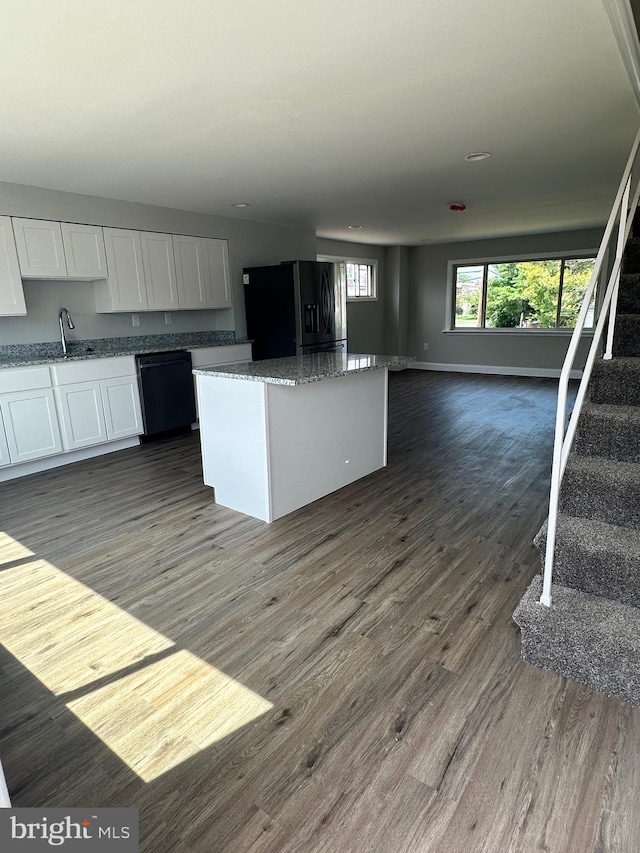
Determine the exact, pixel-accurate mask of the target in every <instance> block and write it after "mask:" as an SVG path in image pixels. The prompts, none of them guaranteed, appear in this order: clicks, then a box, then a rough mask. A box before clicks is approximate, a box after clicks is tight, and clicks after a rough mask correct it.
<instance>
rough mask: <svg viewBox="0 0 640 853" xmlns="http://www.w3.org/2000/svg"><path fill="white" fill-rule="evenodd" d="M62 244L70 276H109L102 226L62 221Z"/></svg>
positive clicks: (89, 277) (94, 277)
mask: <svg viewBox="0 0 640 853" xmlns="http://www.w3.org/2000/svg"><path fill="white" fill-rule="evenodd" d="M60 227H61V229H62V245H63V246H64V256H65V259H66V261H67V277H68V278H84V279H96V278H106V277H107V258H106V253H105V250H104V237H103V234H102V228H100V227H98V226H96V225H75V224H74V223H72V222H61V223H60Z"/></svg>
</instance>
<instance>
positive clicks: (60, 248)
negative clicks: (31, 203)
mask: <svg viewBox="0 0 640 853" xmlns="http://www.w3.org/2000/svg"><path fill="white" fill-rule="evenodd" d="M13 231H14V234H15V241H16V248H17V250H18V259H19V262H20V274H21V275H22V277H23V278H54V279H56V278H77V279H84V280H85V281H87V280H89V281H90V280H92V279H99V278H105V277H106V275H107V263H106V257H105V248H104V239H103V236H102V228H100V227H99V226H95V225H75V224H73V223H70V222H51V221H49V220H42V219H18V218H16V217H14V218H13Z"/></svg>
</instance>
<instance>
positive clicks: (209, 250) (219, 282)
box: [202, 237, 232, 308]
mask: <svg viewBox="0 0 640 853" xmlns="http://www.w3.org/2000/svg"><path fill="white" fill-rule="evenodd" d="M202 250H203V253H204V268H205V270H206V272H207V276H208V280H209V288H210V292H209V304H208V306H207V307H208V308H230V307H231V304H232V296H231V275H230V273H229V245H228V243H227V241H226V240H213V239H211V238H210V237H206V238H203V240H202Z"/></svg>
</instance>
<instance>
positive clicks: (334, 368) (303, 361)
mask: <svg viewBox="0 0 640 853" xmlns="http://www.w3.org/2000/svg"><path fill="white" fill-rule="evenodd" d="M412 361H415V358H413V357H412V356H404V355H368V354H360V353H337V352H318V353H313V354H312V355H294V356H291V357H290V358H269V359H265V360H264V361H252V362H246V363H244V364H226V365H221V366H219V367H207V368H196V369H195V370H194V371H193V372H194V373H195V374H196V375H197V376H219V377H224V378H227V379H247V380H250V381H252V382H266V383H268V384H272V385H304V384H306V383H308V382H321V381H322V380H323V379H334V378H336V377H338V376H348V375H350V374H352V373H362V372H363V371H365V370H378V369H380V368H383V367H403V366H404V365H406V364H409V363H410V362H412Z"/></svg>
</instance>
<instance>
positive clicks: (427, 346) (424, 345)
mask: <svg viewBox="0 0 640 853" xmlns="http://www.w3.org/2000/svg"><path fill="white" fill-rule="evenodd" d="M422 346H423V348H424V350H425V352H426V351H427V350H428V349H429V344H422Z"/></svg>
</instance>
